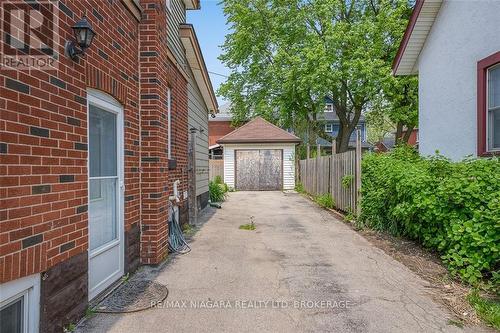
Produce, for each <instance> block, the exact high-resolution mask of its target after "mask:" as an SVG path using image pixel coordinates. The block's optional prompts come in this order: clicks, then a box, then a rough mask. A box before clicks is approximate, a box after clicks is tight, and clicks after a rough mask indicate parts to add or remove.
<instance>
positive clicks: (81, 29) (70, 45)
mask: <svg viewBox="0 0 500 333" xmlns="http://www.w3.org/2000/svg"><path fill="white" fill-rule="evenodd" d="M71 29H73V34H74V35H75V41H70V40H69V41H66V46H65V52H66V55H67V56H68V57H70V58H71V59H72V60H76V59H77V58H78V56H79V55H83V54H85V50H86V49H88V48H89V47H90V45H91V44H92V40H93V39H94V36H95V35H96V33H95V31H94V30H92V26H91V25H90V23H89V22H88V21H87V17H86V16H84V17H83V18H82V19H81V20H80V21H78V22H76V23H75V25H74V26H72V27H71Z"/></svg>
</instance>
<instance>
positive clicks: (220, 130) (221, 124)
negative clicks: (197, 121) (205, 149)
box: [208, 121, 234, 146]
mask: <svg viewBox="0 0 500 333" xmlns="http://www.w3.org/2000/svg"><path fill="white" fill-rule="evenodd" d="M232 131H234V127H231V122H230V121H209V122H208V145H209V146H212V145H215V144H217V140H219V139H220V138H222V137H223V136H224V135H226V134H229V133H231V132H232Z"/></svg>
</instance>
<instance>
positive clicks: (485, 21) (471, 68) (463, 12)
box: [393, 0, 500, 160]
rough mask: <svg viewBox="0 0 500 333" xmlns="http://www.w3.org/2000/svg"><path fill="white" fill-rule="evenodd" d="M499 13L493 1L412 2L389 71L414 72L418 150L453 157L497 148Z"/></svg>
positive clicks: (499, 6) (499, 131) (499, 129)
mask: <svg viewBox="0 0 500 333" xmlns="http://www.w3.org/2000/svg"><path fill="white" fill-rule="evenodd" d="M499 17H500V1H497V0H482V1H463V0H462V1H459V0H418V1H417V3H416V6H415V9H414V12H413V15H412V18H411V19H410V23H409V25H408V28H407V30H406V32H405V35H404V37H403V41H402V42H401V46H400V49H399V52H398V55H397V57H396V59H395V61H394V66H393V71H394V73H395V75H412V74H418V76H419V126H418V127H419V149H420V152H421V154H423V155H431V154H434V153H435V151H436V150H437V151H439V153H441V154H443V155H445V156H447V157H450V158H452V159H454V160H458V159H461V158H463V157H465V156H467V155H475V156H478V155H479V156H485V155H491V154H492V153H495V151H496V152H497V151H498V150H499V149H500V142H499V140H500V124H499V122H500V114H499V112H500V111H495V110H493V109H494V108H495V107H500V105H499V104H500V103H498V101H492V98H493V97H495V96H500V92H499V89H500V68H498V67H497V68H496V67H495V66H497V64H498V63H500V56H499V53H498V52H500V28H499V25H498V23H499ZM496 69H498V70H496ZM488 89H489V93H488V95H489V97H490V102H491V103H493V104H491V103H490V104H491V105H490V108H488V106H487V105H486V104H487V103H486V102H485V101H486V95H487V93H486V90H488ZM497 99H498V100H500V97H497Z"/></svg>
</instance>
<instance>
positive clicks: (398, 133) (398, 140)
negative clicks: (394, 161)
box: [395, 122, 403, 145]
mask: <svg viewBox="0 0 500 333" xmlns="http://www.w3.org/2000/svg"><path fill="white" fill-rule="evenodd" d="M402 136H403V123H402V122H398V123H397V124H396V138H395V143H396V145H399V144H400V143H401V139H402Z"/></svg>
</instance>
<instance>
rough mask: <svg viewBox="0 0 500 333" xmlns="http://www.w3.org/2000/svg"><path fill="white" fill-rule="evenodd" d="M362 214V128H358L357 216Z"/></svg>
mask: <svg viewBox="0 0 500 333" xmlns="http://www.w3.org/2000/svg"><path fill="white" fill-rule="evenodd" d="M360 215H361V130H360V129H357V130H356V216H357V217H358V218H359V216H360Z"/></svg>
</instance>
